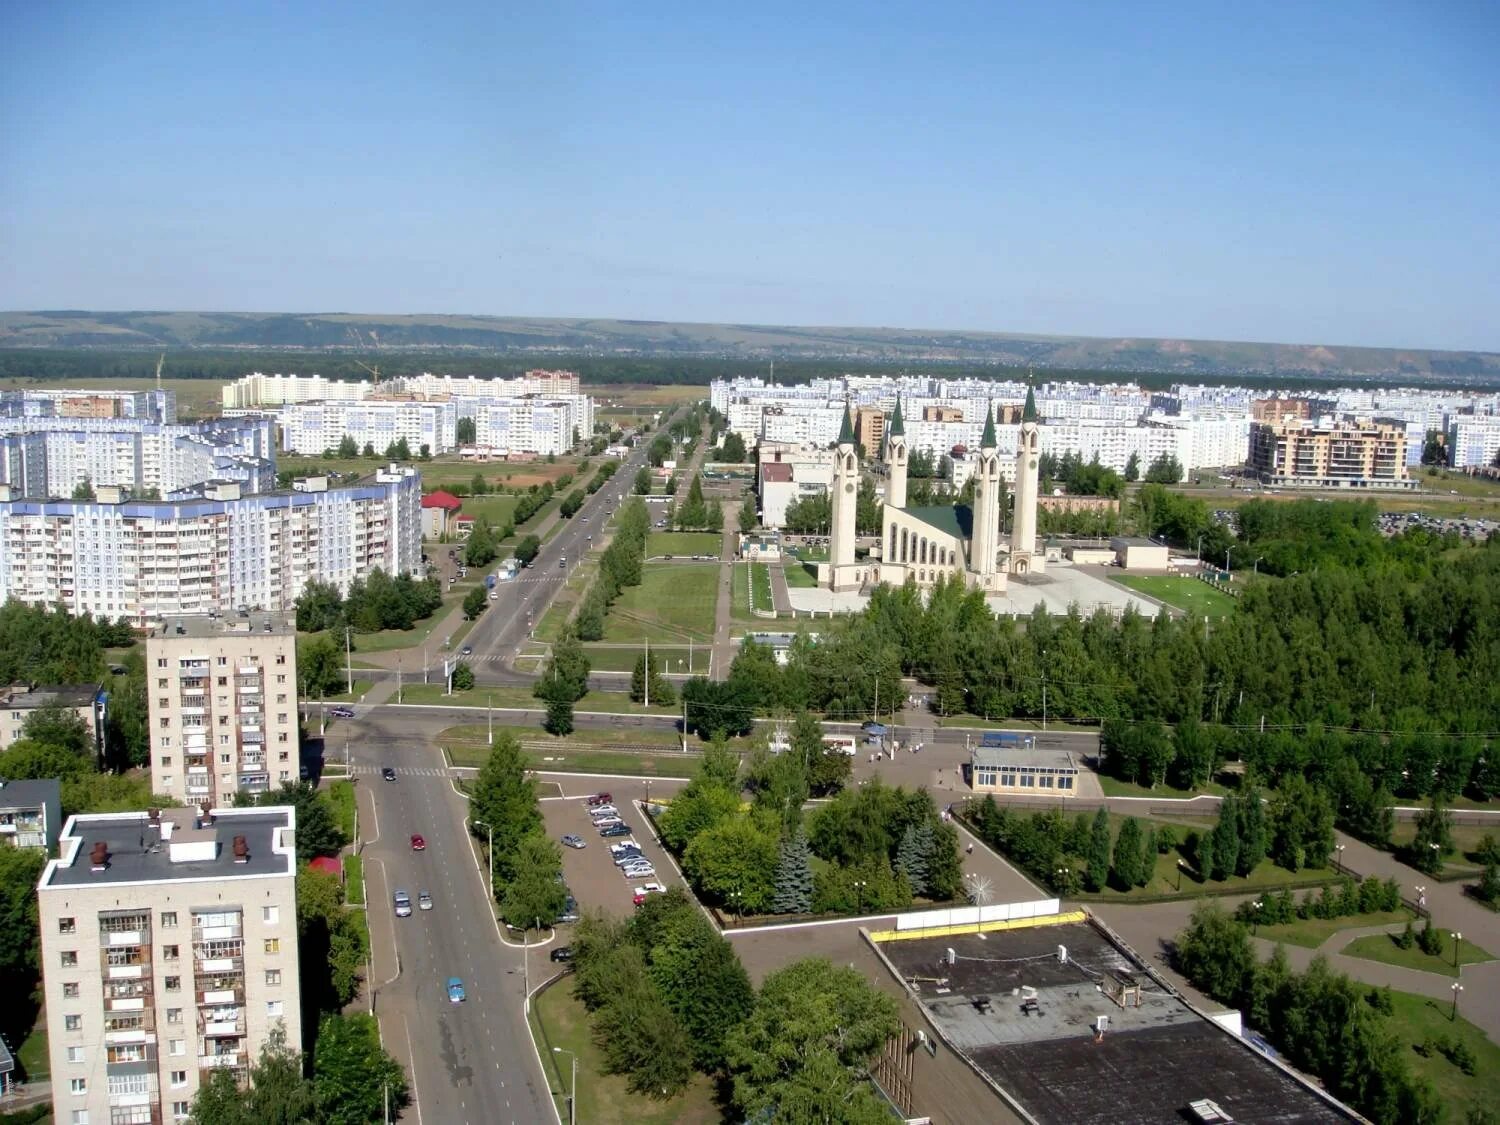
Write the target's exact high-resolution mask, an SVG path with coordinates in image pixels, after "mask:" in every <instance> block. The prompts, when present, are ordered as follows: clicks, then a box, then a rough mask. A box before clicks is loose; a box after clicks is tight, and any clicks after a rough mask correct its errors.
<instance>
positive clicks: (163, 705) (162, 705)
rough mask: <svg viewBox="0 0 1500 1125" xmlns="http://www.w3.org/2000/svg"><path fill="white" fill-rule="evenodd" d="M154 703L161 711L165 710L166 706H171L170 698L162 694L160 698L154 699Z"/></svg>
mask: <svg viewBox="0 0 1500 1125" xmlns="http://www.w3.org/2000/svg"><path fill="white" fill-rule="evenodd" d="M156 703H157V706H158V707H160V708H161V709H162V710H163V711H165V710H166V709H167V708H168V707H170V706H172V701H171V700H170V699H168V698H167V697H166V696H162V697H161V698H160V699H158V700H157V701H156Z"/></svg>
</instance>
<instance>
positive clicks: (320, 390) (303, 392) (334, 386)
mask: <svg viewBox="0 0 1500 1125" xmlns="http://www.w3.org/2000/svg"><path fill="white" fill-rule="evenodd" d="M374 389H375V385H374V384H373V383H371V382H367V381H364V380H359V381H345V380H342V379H325V378H324V377H323V376H322V375H280V374H278V375H263V374H261V373H260V372H259V371H255V372H252V373H251V374H249V375H244V376H241V377H240V378H239V379H236V380H235V381H234V382H233V383H229V384H227V385H226V386H225V387H224V388H223V389H222V390H221V391H220V392H219V400H220V403H221V405H222V406H223V408H224V409H225V410H254V409H256V408H257V407H261V406H287V405H289V404H291V403H297V402H359V401H360V400H361V399H364V398H368V397H369V396H370V394H371V392H373V391H374Z"/></svg>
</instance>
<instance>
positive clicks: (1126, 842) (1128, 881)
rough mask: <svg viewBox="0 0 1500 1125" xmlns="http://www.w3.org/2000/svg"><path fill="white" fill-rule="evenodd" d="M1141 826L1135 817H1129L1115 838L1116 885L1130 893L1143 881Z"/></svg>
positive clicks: (1121, 825) (1122, 823)
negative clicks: (1141, 876) (1141, 878)
mask: <svg viewBox="0 0 1500 1125" xmlns="http://www.w3.org/2000/svg"><path fill="white" fill-rule="evenodd" d="M1140 875H1141V826H1140V822H1139V821H1137V820H1136V819H1135V817H1133V816H1127V817H1126V818H1125V819H1124V821H1123V822H1121V824H1120V831H1119V834H1118V835H1117V836H1116V837H1115V858H1114V883H1115V886H1117V887H1119V888H1120V889H1121V890H1123V891H1128V890H1129V889H1130V888H1131V887H1134V886H1136V885H1137V884H1138V883H1139V882H1140V881H1141V880H1140Z"/></svg>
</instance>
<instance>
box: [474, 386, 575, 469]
mask: <svg viewBox="0 0 1500 1125" xmlns="http://www.w3.org/2000/svg"><path fill="white" fill-rule="evenodd" d="M457 402H458V409H459V412H460V416H461V417H472V418H473V419H474V446H475V449H476V451H477V452H480V453H483V454H486V455H489V456H509V455H511V454H517V453H521V454H536V455H539V456H545V455H547V454H549V453H558V454H560V453H566V452H567V451H568V450H570V449H572V448H573V446H574V445H576V444H577V441H578V439H581V438H585V437H587V436H588V435H589V434H590V433H592V432H593V429H594V400H593V399H591V398H588V397H586V396H583V395H573V396H569V397H566V398H543V397H539V396H534V395H528V396H524V397H520V398H508V399H499V398H495V399H460V400H457Z"/></svg>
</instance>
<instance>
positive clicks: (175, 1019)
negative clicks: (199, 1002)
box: [167, 1008, 182, 1023]
mask: <svg viewBox="0 0 1500 1125" xmlns="http://www.w3.org/2000/svg"><path fill="white" fill-rule="evenodd" d="M167 1022H168V1023H181V1022H182V1009H181V1008H168V1009H167Z"/></svg>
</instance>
